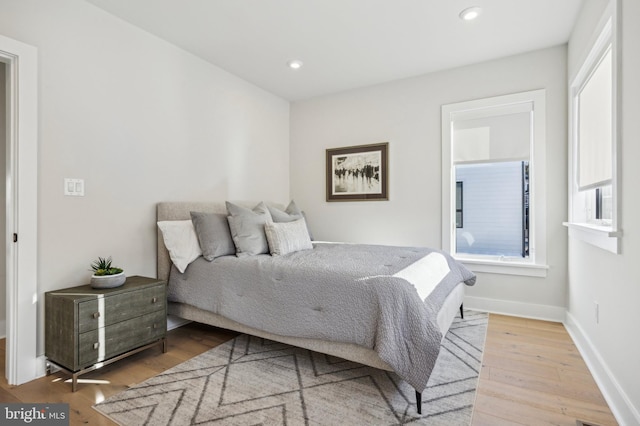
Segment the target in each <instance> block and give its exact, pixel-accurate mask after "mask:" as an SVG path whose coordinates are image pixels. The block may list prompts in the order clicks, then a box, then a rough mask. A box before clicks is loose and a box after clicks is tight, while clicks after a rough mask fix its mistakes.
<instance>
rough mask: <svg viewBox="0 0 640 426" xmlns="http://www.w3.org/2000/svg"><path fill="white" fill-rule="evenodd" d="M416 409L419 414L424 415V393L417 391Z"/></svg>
mask: <svg viewBox="0 0 640 426" xmlns="http://www.w3.org/2000/svg"><path fill="white" fill-rule="evenodd" d="M416 409H417V410H418V414H422V392H418V391H416Z"/></svg>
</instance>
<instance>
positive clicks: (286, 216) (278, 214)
mask: <svg viewBox="0 0 640 426" xmlns="http://www.w3.org/2000/svg"><path fill="white" fill-rule="evenodd" d="M268 208H269V213H271V217H272V218H273V221H274V222H293V221H294V220H298V219H300V218H304V220H305V223H307V216H306V215H305V214H304V212H303V211H302V210H300V209H299V208H298V206H297V205H296V203H295V201H293V200H291V202H290V203H289V205H288V206H287V208H286V210H285V211H282V210H280V209H277V208H275V207H272V206H268ZM307 232H309V238H311V239H312V240H313V234H311V229H309V224H308V223H307Z"/></svg>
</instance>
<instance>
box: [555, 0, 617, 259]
mask: <svg viewBox="0 0 640 426" xmlns="http://www.w3.org/2000/svg"><path fill="white" fill-rule="evenodd" d="M613 16H615V14H614V13H613V12H612V10H611V9H609V10H607V12H606V13H605V16H604V17H603V20H602V23H601V24H600V25H599V30H597V31H596V34H598V37H597V38H596V41H595V42H594V43H593V45H592V47H591V50H590V51H589V52H588V55H586V59H585V60H584V62H583V63H582V66H581V67H580V69H579V70H578V72H577V73H576V76H575V77H574V78H573V80H572V81H571V82H570V101H569V105H570V112H569V117H570V147H571V155H570V157H569V158H570V167H569V184H570V188H569V190H570V192H569V194H570V209H569V215H570V216H569V222H568V223H566V225H567V226H568V227H569V235H570V236H571V237H572V238H578V239H581V240H584V241H586V242H589V243H591V244H594V245H596V246H598V247H601V248H603V249H605V250H609V251H611V252H614V253H618V252H619V237H620V236H621V233H620V232H619V230H618V229H617V226H618V218H617V199H616V198H617V197H616V194H617V189H616V188H617V182H616V170H617V169H616V157H617V155H616V154H617V141H616V135H617V126H616V123H617V118H616V116H617V114H616V104H617V81H616V70H617V66H616V60H617V55H616V51H615V45H616V42H615V37H614V34H615V31H614V30H613V26H614V21H613V18H612V17H613Z"/></svg>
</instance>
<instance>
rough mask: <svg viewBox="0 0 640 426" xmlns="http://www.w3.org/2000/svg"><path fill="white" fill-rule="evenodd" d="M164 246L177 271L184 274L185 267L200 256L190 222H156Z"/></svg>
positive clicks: (200, 252) (198, 245)
mask: <svg viewBox="0 0 640 426" xmlns="http://www.w3.org/2000/svg"><path fill="white" fill-rule="evenodd" d="M158 227H159V228H160V231H162V238H163V239H164V245H165V247H166V248H167V250H169V257H170V258H171V261H172V262H173V264H174V265H176V268H178V271H180V272H182V273H184V271H185V270H186V269H187V266H189V264H190V263H191V262H193V261H194V260H196V259H197V258H198V257H200V256H201V255H202V250H201V249H200V243H198V236H197V235H196V231H195V229H194V227H193V223H192V222H191V221H190V220H166V221H160V222H158Z"/></svg>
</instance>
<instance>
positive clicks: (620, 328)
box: [567, 0, 640, 425]
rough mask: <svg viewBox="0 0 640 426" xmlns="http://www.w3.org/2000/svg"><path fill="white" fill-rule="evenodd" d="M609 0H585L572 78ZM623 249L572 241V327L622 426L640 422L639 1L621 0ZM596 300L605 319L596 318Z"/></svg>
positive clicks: (572, 46) (573, 45)
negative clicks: (612, 251)
mask: <svg viewBox="0 0 640 426" xmlns="http://www.w3.org/2000/svg"><path fill="white" fill-rule="evenodd" d="M605 5H606V2H604V1H600V2H594V1H591V2H585V8H584V9H583V11H582V13H581V14H580V17H579V20H578V24H577V26H576V28H575V30H574V32H573V34H572V37H571V40H570V44H569V58H570V60H571V62H570V63H569V69H570V70H571V73H570V76H572V75H574V73H575V72H576V71H577V68H578V67H579V61H580V59H583V58H584V55H585V54H586V49H588V42H589V38H590V36H591V35H592V32H593V28H594V26H595V24H596V23H597V21H598V19H599V18H600V14H601V12H602V10H603V8H604V6H605ZM621 5H622V14H621V16H622V93H623V96H622V135H621V139H620V141H619V143H620V144H621V145H622V157H619V158H618V162H619V163H618V164H619V167H621V168H622V182H621V189H622V197H621V200H620V201H621V208H622V209H621V223H622V225H621V228H622V231H623V237H622V253H621V254H620V255H615V254H612V253H610V252H607V251H604V250H601V249H599V248H596V247H594V246H591V245H589V244H587V243H584V242H582V241H579V240H573V239H571V240H570V241H569V294H568V315H567V317H568V318H567V323H568V324H567V325H568V327H569V328H570V330H571V331H572V334H573V335H574V338H575V339H576V340H577V341H578V342H579V343H580V344H581V351H582V352H583V354H584V355H586V357H587V358H588V362H589V365H590V367H591V368H592V371H593V373H594V375H595V376H596V378H597V379H598V382H599V383H600V385H601V389H603V391H604V392H605V396H606V397H607V399H608V400H609V403H610V405H611V406H612V408H613V409H614V413H615V414H616V416H617V418H618V420H619V421H620V423H621V424H623V425H635V424H640V368H638V360H639V359H640V339H639V338H638V331H637V327H638V324H640V310H639V309H638V301H640V279H639V278H638V266H637V265H638V259H640V223H639V222H638V218H639V217H640V216H639V215H638V211H640V191H639V190H638V184H639V183H640V169H638V164H637V162H638V158H640V144H639V143H638V141H639V140H640V120H638V117H639V116H640V80H639V79H638V76H639V75H640V50H638V45H639V44H640V27H638V25H637V23H636V22H635V18H637V17H638V16H640V2H638V1H637V0H622V1H621ZM595 302H597V303H598V304H599V309H600V321H599V323H596V320H595Z"/></svg>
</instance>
